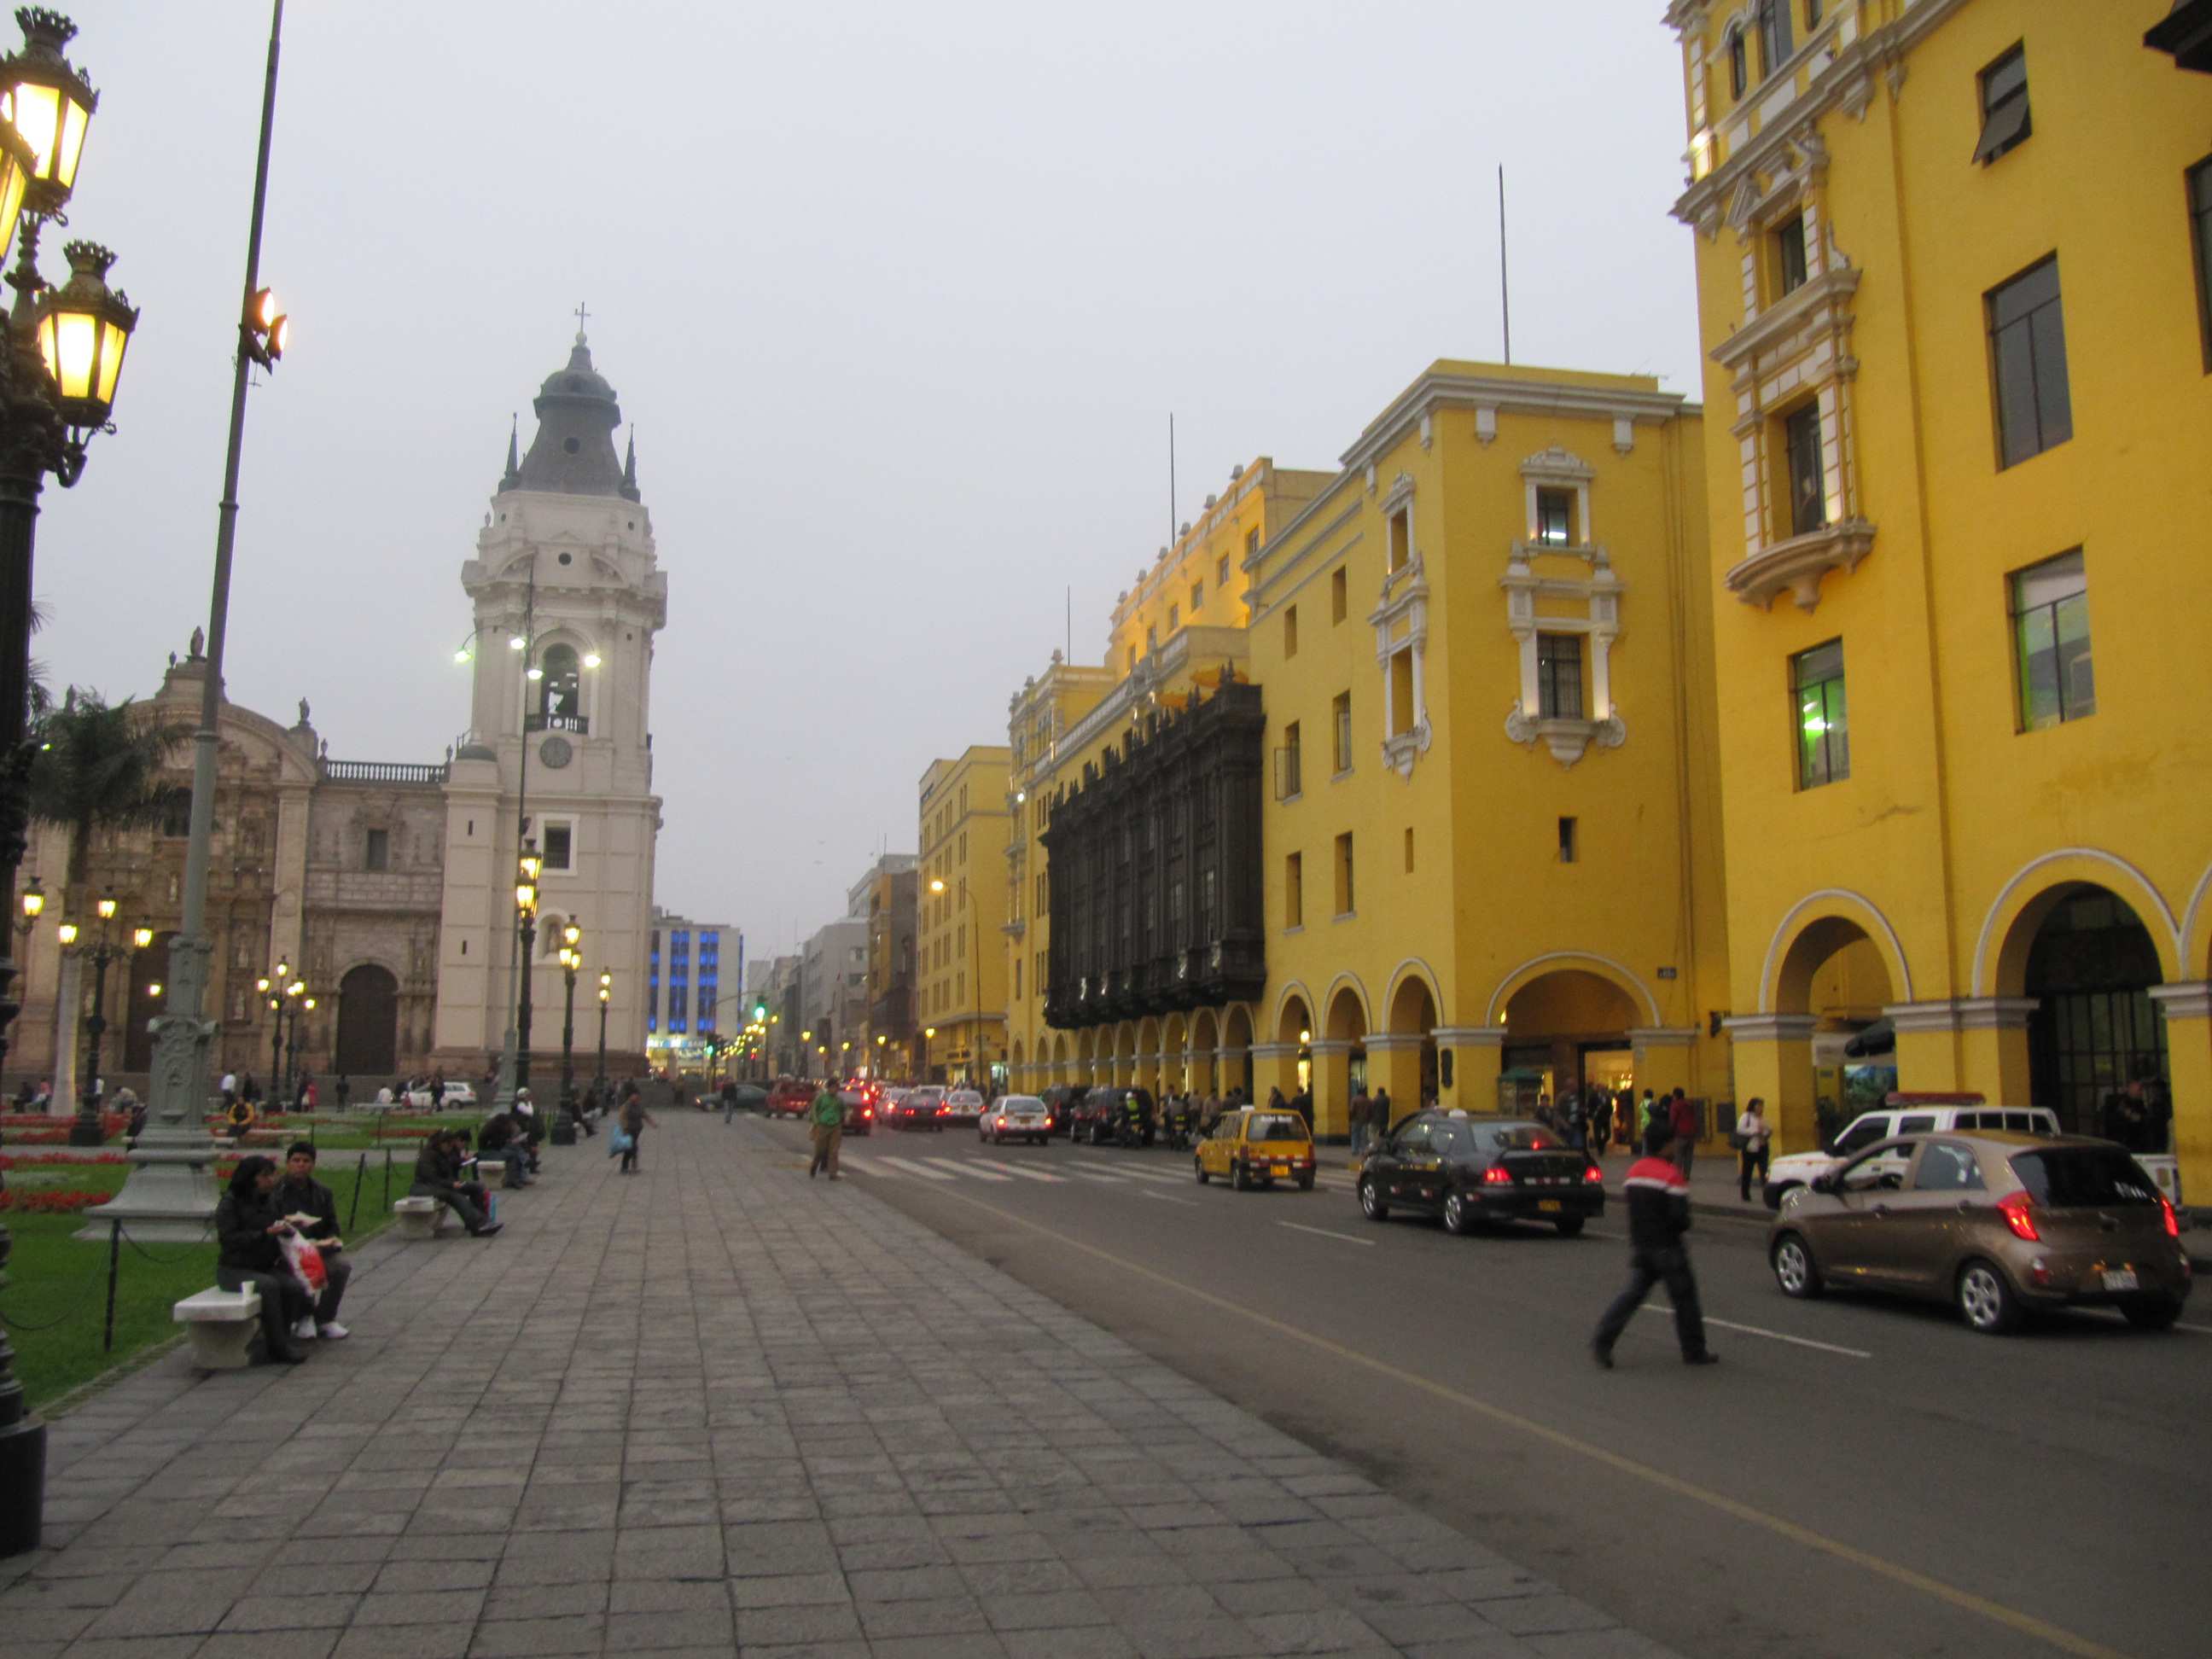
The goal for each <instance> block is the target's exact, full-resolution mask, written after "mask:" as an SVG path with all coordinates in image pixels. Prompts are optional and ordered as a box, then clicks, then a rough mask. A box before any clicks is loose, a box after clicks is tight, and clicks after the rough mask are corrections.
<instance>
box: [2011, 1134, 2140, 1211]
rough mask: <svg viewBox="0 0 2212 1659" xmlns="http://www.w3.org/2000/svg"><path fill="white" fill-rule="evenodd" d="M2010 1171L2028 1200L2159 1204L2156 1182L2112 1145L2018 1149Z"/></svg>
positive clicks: (2060, 1205)
mask: <svg viewBox="0 0 2212 1659" xmlns="http://www.w3.org/2000/svg"><path fill="white" fill-rule="evenodd" d="M2012 1171H2013V1173H2014V1174H2015V1175H2016V1176H2019V1177H2020V1184H2021V1186H2023V1187H2025V1188H2027V1195H2028V1196H2029V1197H2030V1198H2032V1199H2033V1200H2035V1201H2036V1202H2037V1203H2038V1204H2043V1205H2048V1206H2051V1208H2053V1209H2060V1210H2063V1209H2068V1208H2070V1207H2072V1206H2075V1205H2099V1206H2102V1205H2122V1204H2155V1203H2157V1202H2158V1188H2157V1185H2156V1184H2155V1183H2154V1182H2153V1181H2152V1180H2151V1178H2150V1177H2149V1176H2148V1175H2146V1174H2144V1173H2143V1170H2142V1166H2141V1165H2139V1164H2137V1163H2136V1161H2135V1159H2133V1158H2130V1157H2129V1156H2128V1155H2127V1154H2126V1153H2125V1152H2122V1151H2121V1150H2120V1149H2119V1148H2118V1147H2117V1146H2049V1147H2045V1149H2044V1150H2042V1151H2041V1152H2021V1153H2020V1154H2018V1155H2017V1156H2016V1157H2015V1158H2014V1159H2013V1161H2012Z"/></svg>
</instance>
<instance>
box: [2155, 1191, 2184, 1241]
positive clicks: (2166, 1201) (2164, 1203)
mask: <svg viewBox="0 0 2212 1659" xmlns="http://www.w3.org/2000/svg"><path fill="white" fill-rule="evenodd" d="M2158 1201H2159V1205H2160V1208H2162V1209H2163V1210H2164V1211H2165V1212H2166V1237H2168V1238H2179V1237H2181V1218H2180V1217H2179V1216H2178V1215H2176V1214H2175V1213H2174V1212H2173V1200H2172V1199H2170V1198H2168V1197H2167V1196H2166V1194H2164V1193H2160V1194H2159V1195H2158Z"/></svg>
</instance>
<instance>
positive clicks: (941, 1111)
mask: <svg viewBox="0 0 2212 1659" xmlns="http://www.w3.org/2000/svg"><path fill="white" fill-rule="evenodd" d="M951 1112H952V1109H951V1107H950V1106H940V1107H939V1108H938V1109H937V1115H938V1116H939V1117H948V1116H950V1115H951Z"/></svg>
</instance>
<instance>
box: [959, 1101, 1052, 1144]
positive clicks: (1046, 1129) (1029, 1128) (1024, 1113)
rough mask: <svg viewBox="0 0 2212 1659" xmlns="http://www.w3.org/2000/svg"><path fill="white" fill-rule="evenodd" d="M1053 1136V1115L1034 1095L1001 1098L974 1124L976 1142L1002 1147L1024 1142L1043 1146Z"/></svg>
mask: <svg viewBox="0 0 2212 1659" xmlns="http://www.w3.org/2000/svg"><path fill="white" fill-rule="evenodd" d="M1051 1133H1052V1114H1051V1112H1050V1111H1049V1110H1048V1109H1047V1108H1046V1106H1045V1103H1044V1102H1042V1100H1039V1099H1038V1098H1037V1097H1036V1096H1035V1095H1001V1096H1000V1097H999V1098H998V1099H996V1100H994V1101H993V1102H992V1103H991V1105H990V1108H989V1109H988V1110H987V1111H986V1112H985V1113H984V1114H983V1115H982V1116H981V1117H979V1118H977V1119H976V1120H975V1139H978V1140H987V1141H989V1142H990V1143H991V1144H992V1145H993V1146H1004V1145H1006V1142H1007V1141H1009V1140H1027V1141H1032V1142H1034V1143H1035V1144H1036V1145H1037V1146H1043V1145H1044V1143H1045V1139H1046V1137H1047V1136H1048V1135H1050V1134H1051Z"/></svg>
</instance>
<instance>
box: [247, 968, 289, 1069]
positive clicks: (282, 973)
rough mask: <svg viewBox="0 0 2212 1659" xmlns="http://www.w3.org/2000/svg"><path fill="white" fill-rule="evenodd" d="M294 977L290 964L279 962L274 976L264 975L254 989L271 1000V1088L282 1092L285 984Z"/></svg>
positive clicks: (254, 984)
mask: <svg viewBox="0 0 2212 1659" xmlns="http://www.w3.org/2000/svg"><path fill="white" fill-rule="evenodd" d="M291 975H292V968H291V964H290V963H286V962H279V963H277V964H276V973H275V974H274V975H269V974H264V975H261V976H260V978H258V979H257V980H255V981H253V988H254V989H255V990H257V991H258V992H259V993H260V994H262V995H263V996H264V997H266V998H267V999H268V1000H269V1086H270V1088H271V1089H278V1090H280V1091H281V1086H282V1085H280V1084H279V1083H278V1081H277V1079H278V1077H279V1076H280V1075H281V1073H283V1069H284V982H285V981H287V980H288V979H289V978H290V977H291Z"/></svg>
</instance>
